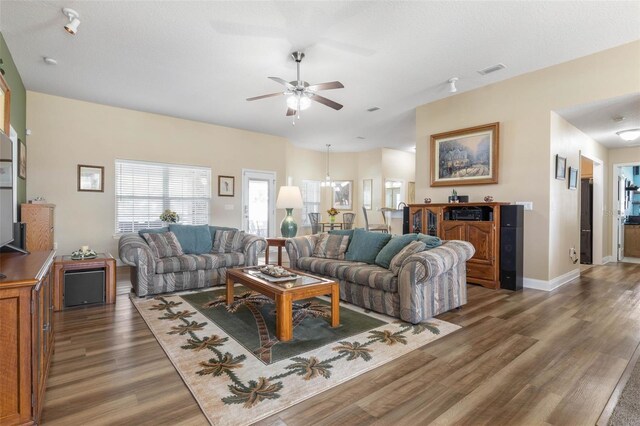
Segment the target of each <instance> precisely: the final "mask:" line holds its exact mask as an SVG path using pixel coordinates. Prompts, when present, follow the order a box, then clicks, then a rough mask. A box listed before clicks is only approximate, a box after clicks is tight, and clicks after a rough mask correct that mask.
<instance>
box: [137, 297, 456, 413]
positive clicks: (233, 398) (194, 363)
mask: <svg viewBox="0 0 640 426" xmlns="http://www.w3.org/2000/svg"><path fill="white" fill-rule="evenodd" d="M132 301H133V303H134V305H135V306H136V308H137V309H138V311H139V312H140V314H141V315H142V317H143V318H144V320H145V321H146V323H147V325H148V326H149V328H150V329H151V331H152V332H153V334H154V336H155V337H156V339H157V340H158V342H159V343H160V345H161V346H162V348H163V349H164V351H165V352H166V353H167V356H168V357H169V359H170V360H171V362H172V363H173V365H174V366H175V368H176V370H177V371H178V373H180V375H181V377H182V379H183V380H184V382H185V383H186V385H187V386H188V387H189V389H190V390H191V393H192V394H193V396H194V397H195V399H196V400H197V401H198V404H199V405H200V407H201V409H202V411H203V413H204V414H205V415H206V417H207V418H208V419H209V421H210V422H211V423H212V424H215V425H243V424H250V423H253V422H256V421H258V420H260V419H262V418H265V417H268V416H270V415H272V414H274V413H277V412H279V411H281V410H283V409H285V408H287V407H290V406H292V405H294V404H296V403H298V402H300V401H303V400H305V399H308V398H310V397H312V396H314V395H317V394H318V393H320V392H322V391H325V390H327V389H330V388H332V387H334V386H337V385H339V384H340V383H343V382H345V381H347V380H349V379H352V378H354V377H356V376H359V375H361V374H363V373H365V372H367V371H369V370H371V369H373V368H375V367H377V366H380V365H382V364H385V363H387V362H389V361H391V360H393V359H396V358H398V357H400V356H402V355H404V354H406V353H408V352H410V351H412V350H414V349H416V348H419V347H421V346H423V345H425V344H427V343H430V342H432V341H434V340H436V339H439V338H441V337H443V336H445V335H447V334H449V333H451V332H453V331H455V330H457V329H458V328H460V327H459V326H457V325H454V324H451V323H448V322H445V321H441V320H438V319H431V320H429V321H428V322H424V323H421V324H417V325H413V324H410V323H406V322H403V321H399V320H397V319H396V318H392V317H387V316H385V315H379V314H375V313H372V312H369V311H365V310H364V309H361V308H359V307H356V306H353V305H350V304H347V303H345V302H340V323H341V325H340V326H339V327H337V328H332V327H331V325H330V323H329V322H328V321H329V319H330V315H331V310H330V304H329V302H328V301H327V300H323V298H312V299H308V300H303V301H298V302H294V306H293V310H294V312H293V323H294V331H293V336H294V337H293V339H292V340H291V341H289V342H279V341H278V340H277V339H276V338H275V305H274V304H273V301H272V300H271V299H269V298H267V297H264V296H262V295H260V294H258V293H255V292H252V291H250V290H247V289H246V288H244V287H241V286H238V287H236V289H235V296H234V303H233V304H231V305H230V306H227V304H226V296H225V290H224V289H216V290H208V291H200V292H190V293H184V294H171V295H164V296H158V297H155V298H150V299H138V298H135V297H132Z"/></svg>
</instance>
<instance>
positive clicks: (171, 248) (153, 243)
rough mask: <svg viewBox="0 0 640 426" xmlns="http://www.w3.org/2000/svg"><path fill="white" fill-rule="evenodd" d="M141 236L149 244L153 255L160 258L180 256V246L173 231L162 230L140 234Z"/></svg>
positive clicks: (181, 253) (181, 252)
mask: <svg viewBox="0 0 640 426" xmlns="http://www.w3.org/2000/svg"><path fill="white" fill-rule="evenodd" d="M142 238H144V240H145V241H146V242H147V244H149V248H150V249H151V253H153V255H154V257H156V258H158V259H162V258H165V257H173V256H182V255H183V254H184V253H183V251H182V246H181V245H180V242H178V239H177V238H176V234H174V233H173V232H163V233H162V234H149V233H146V232H145V233H144V234H142Z"/></svg>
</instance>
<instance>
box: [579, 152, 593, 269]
mask: <svg viewBox="0 0 640 426" xmlns="http://www.w3.org/2000/svg"><path fill="white" fill-rule="evenodd" d="M580 264H582V265H592V264H593V161H592V160H590V159H589V158H587V157H584V156H582V155H581V156H580Z"/></svg>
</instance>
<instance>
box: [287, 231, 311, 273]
mask: <svg viewBox="0 0 640 426" xmlns="http://www.w3.org/2000/svg"><path fill="white" fill-rule="evenodd" d="M317 241H318V236H317V235H305V236H302V237H295V238H288V239H287V241H286V242H285V243H284V246H285V248H286V249H287V255H288V256H289V266H290V267H291V268H293V269H298V259H300V258H301V257H308V256H311V255H313V250H314V249H315V247H316V242H317Z"/></svg>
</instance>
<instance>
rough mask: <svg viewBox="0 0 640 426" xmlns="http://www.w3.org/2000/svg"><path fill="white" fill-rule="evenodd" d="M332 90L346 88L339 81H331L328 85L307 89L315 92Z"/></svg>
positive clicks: (318, 85) (316, 85)
mask: <svg viewBox="0 0 640 426" xmlns="http://www.w3.org/2000/svg"><path fill="white" fill-rule="evenodd" d="M331 89H344V86H343V85H342V83H340V82H339V81H330V82H328V83H318V84H312V85H311V86H309V87H307V90H313V91H317V90H331Z"/></svg>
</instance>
